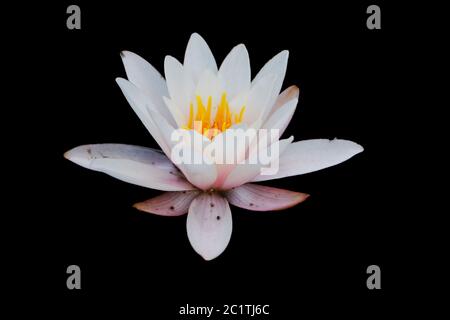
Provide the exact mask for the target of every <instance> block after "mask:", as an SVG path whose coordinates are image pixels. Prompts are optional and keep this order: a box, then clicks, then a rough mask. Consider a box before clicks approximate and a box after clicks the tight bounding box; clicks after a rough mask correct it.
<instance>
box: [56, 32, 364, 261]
mask: <svg viewBox="0 0 450 320" xmlns="http://www.w3.org/2000/svg"><path fill="white" fill-rule="evenodd" d="M121 56H122V60H123V64H124V66H125V71H126V74H127V78H128V80H126V79H123V78H117V79H116V81H117V83H118V85H119V87H120V88H121V90H122V92H123V94H124V96H125V98H126V99H127V101H128V103H129V104H130V105H131V107H132V108H133V110H134V111H135V113H136V114H137V115H138V117H139V118H140V120H141V121H142V122H143V124H144V125H145V127H146V128H147V129H148V131H149V132H150V134H151V135H152V136H153V138H154V139H155V140H156V142H157V143H158V145H159V146H160V147H161V149H162V151H159V150H156V149H152V148H145V147H138V146H132V145H123V144H93V145H83V146H79V147H76V148H74V149H72V150H70V151H68V152H66V153H65V157H66V158H67V159H69V160H71V161H72V162H74V163H76V164H78V165H80V166H83V167H85V168H88V169H91V170H95V171H100V172H104V173H106V174H108V175H110V176H113V177H115V178H117V179H120V180H122V181H125V182H128V183H132V184H135V185H139V186H143V187H147V188H152V189H157V190H163V191H166V192H164V193H163V194H161V195H159V196H157V197H155V198H152V199H149V200H146V201H144V202H140V203H137V204H135V205H134V206H135V207H136V208H137V209H139V210H142V211H145V212H149V213H153V214H157V215H163V216H179V215H183V214H185V213H188V214H187V235H188V239H189V241H190V243H191V245H192V247H193V248H194V250H195V251H196V252H197V253H198V254H200V255H201V256H202V257H203V258H204V259H206V260H211V259H214V258H216V257H217V256H219V255H220V254H221V253H222V252H223V251H224V250H225V248H226V247H227V245H228V243H229V241H230V238H231V233H232V215H231V210H230V205H229V204H232V205H234V206H237V207H241V208H244V209H248V210H254V211H271V210H282V209H286V208H289V207H292V206H294V205H296V204H298V203H300V202H302V201H304V200H305V199H306V198H307V197H308V195H307V194H305V193H300V192H294V191H289V190H283V189H278V188H273V187H269V186H263V185H258V184H255V183H254V182H260V181H266V180H273V179H279V178H283V177H289V176H295V175H300V174H305V173H309V172H313V171H317V170H321V169H324V168H327V167H330V166H333V165H336V164H339V163H341V162H343V161H345V160H347V159H349V158H351V157H352V156H354V155H355V154H357V153H359V152H361V151H362V150H363V148H362V147H361V146H360V145H358V144H356V143H354V142H351V141H348V140H339V139H334V140H328V139H314V140H304V141H297V142H292V141H293V137H290V138H287V139H276V140H270V141H269V142H268V144H267V145H266V147H267V146H268V145H270V146H273V145H276V146H277V148H278V150H279V158H277V159H273V160H277V161H278V167H279V170H278V172H276V173H275V174H271V175H267V174H266V175H264V174H262V173H261V172H262V171H261V165H258V164H256V165H255V164H246V163H245V161H244V160H245V159H246V158H248V157H249V156H250V154H251V153H252V152H255V151H254V150H256V149H257V148H252V147H248V146H246V147H245V148H244V149H242V150H240V151H239V152H240V154H239V155H238V158H239V159H240V160H239V161H240V162H239V163H236V164H235V165H229V164H219V163H214V161H213V163H200V164H198V163H197V164H189V163H176V164H174V163H173V157H172V151H173V148H174V146H175V145H174V143H175V142H174V141H173V137H172V136H171V135H172V133H173V132H174V130H176V129H181V130H184V132H187V133H188V134H189V135H191V136H192V137H197V138H200V139H201V141H202V144H204V145H211V144H214V145H216V146H217V145H219V146H222V145H223V146H224V149H223V153H227V152H228V151H229V150H227V149H226V147H225V145H226V144H224V141H226V140H227V137H228V133H229V132H231V130H233V128H237V127H240V128H253V129H278V130H279V132H280V135H281V134H282V133H283V132H284V130H285V129H286V127H287V126H288V124H289V122H290V120H291V119H292V116H293V114H294V112H295V109H296V106H297V102H298V97H299V89H298V88H297V87H296V86H291V87H288V88H287V89H285V90H284V91H283V92H281V93H280V91H281V88H282V84H283V80H284V77H285V73H286V67H287V60H288V52H287V51H282V52H280V53H279V54H277V55H276V56H275V57H273V58H272V59H271V60H270V61H268V62H267V63H266V64H265V66H264V67H263V68H262V69H261V70H260V71H259V72H258V74H257V75H256V76H255V77H254V78H253V80H251V74H250V61H249V56H248V52H247V49H246V47H245V46H244V45H243V44H240V45H238V46H236V47H234V48H233V49H232V50H231V52H230V53H229V54H228V55H227V56H226V58H225V60H224V61H223V62H222V64H221V65H220V67H219V68H218V67H217V64H216V61H215V59H214V56H213V54H212V53H211V50H210V49H209V47H208V45H207V44H206V42H205V41H204V40H203V38H202V37H200V36H199V35H198V34H196V33H194V34H192V36H191V37H190V40H189V42H188V45H187V49H186V53H185V56H184V63H183V64H181V63H180V62H178V60H176V59H175V58H173V57H171V56H167V57H166V58H165V61H164V74H165V79H164V78H163V77H162V76H161V74H160V73H159V72H158V71H157V70H156V69H155V68H154V67H153V66H152V65H150V64H149V63H148V62H147V61H145V60H144V59H142V58H141V57H139V56H138V55H136V54H134V53H131V52H122V53H121ZM186 145H189V143H187V142H186ZM194 152H202V151H199V150H197V149H195V150H194ZM271 161H272V160H271Z"/></svg>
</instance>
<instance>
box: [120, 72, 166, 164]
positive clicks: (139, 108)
mask: <svg viewBox="0 0 450 320" xmlns="http://www.w3.org/2000/svg"><path fill="white" fill-rule="evenodd" d="M116 82H117V84H118V85H119V87H120V89H121V90H122V93H123V94H124V96H125V98H126V99H127V101H128V103H129V104H130V106H131V107H132V108H133V110H134V112H135V113H136V114H137V116H138V117H139V119H140V120H141V121H142V123H143V124H144V126H145V127H146V128H147V130H148V131H149V132H150V134H151V135H152V136H153V138H155V140H156V142H157V143H158V144H159V146H160V147H161V149H163V151H164V152H165V153H166V154H167V155H169V154H170V149H171V147H170V145H169V144H168V143H167V141H166V139H164V137H163V136H162V134H161V132H160V130H159V128H158V127H157V126H156V125H155V121H153V119H152V117H151V116H150V112H151V111H152V110H153V111H155V112H154V114H157V111H156V108H155V107H154V106H153V105H152V104H151V102H150V100H149V99H148V98H147V97H146V96H145V95H144V94H143V93H142V92H141V91H140V90H139V89H138V88H137V87H136V86H135V85H134V84H132V83H131V82H130V81H128V80H125V79H122V78H117V79H116ZM158 117H159V118H161V116H158ZM158 122H161V121H158ZM163 122H166V121H165V120H164V121H163Z"/></svg>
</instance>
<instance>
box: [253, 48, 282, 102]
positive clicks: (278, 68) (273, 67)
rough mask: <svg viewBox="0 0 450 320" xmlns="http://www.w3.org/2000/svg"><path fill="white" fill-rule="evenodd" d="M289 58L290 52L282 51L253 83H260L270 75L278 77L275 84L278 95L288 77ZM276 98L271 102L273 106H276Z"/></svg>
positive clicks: (260, 72)
mask: <svg viewBox="0 0 450 320" xmlns="http://www.w3.org/2000/svg"><path fill="white" fill-rule="evenodd" d="M288 57H289V52H288V51H287V50H284V51H281V52H280V53H278V54H277V55H276V56H275V57H273V58H272V59H270V60H269V61H268V62H267V63H266V64H265V65H264V67H263V68H262V69H261V70H260V71H259V72H258V74H257V75H256V77H255V79H253V83H256V82H258V81H259V80H261V79H262V78H263V77H265V76H267V75H268V74H274V75H276V76H277V79H276V82H275V84H274V90H275V91H276V94H277V95H278V93H279V92H280V90H281V87H282V85H283V81H284V77H285V76H286V68H287V61H288ZM275 100H276V98H274V99H273V100H272V101H271V104H270V105H271V106H272V105H273V104H274V102H275Z"/></svg>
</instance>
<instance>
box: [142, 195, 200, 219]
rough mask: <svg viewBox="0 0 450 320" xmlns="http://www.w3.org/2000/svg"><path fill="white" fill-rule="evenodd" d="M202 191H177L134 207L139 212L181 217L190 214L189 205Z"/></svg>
mask: <svg viewBox="0 0 450 320" xmlns="http://www.w3.org/2000/svg"><path fill="white" fill-rule="evenodd" d="M199 192H200V191H196V190H194V191H175V192H164V193H163V194H161V195H159V196H157V197H154V198H151V199H148V200H146V201H143V202H138V203H136V204H134V205H133V207H135V208H136V209H138V210H141V211H145V212H148V213H154V214H157V215H160V216H180V215H183V214H185V213H187V212H188V210H189V205H190V204H191V202H192V200H194V198H195V197H196V196H197V195H198V194H199Z"/></svg>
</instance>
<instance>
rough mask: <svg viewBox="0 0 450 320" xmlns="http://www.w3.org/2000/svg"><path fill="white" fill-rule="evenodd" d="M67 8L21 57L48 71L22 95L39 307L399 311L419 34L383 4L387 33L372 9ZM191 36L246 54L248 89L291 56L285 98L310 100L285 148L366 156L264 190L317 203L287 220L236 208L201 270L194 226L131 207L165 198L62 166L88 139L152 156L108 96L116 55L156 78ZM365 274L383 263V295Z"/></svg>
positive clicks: (116, 96)
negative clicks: (411, 44) (408, 46)
mask: <svg viewBox="0 0 450 320" xmlns="http://www.w3.org/2000/svg"><path fill="white" fill-rule="evenodd" d="M73 3H76V4H78V5H80V7H81V24H82V28H81V30H68V29H67V28H66V18H67V16H68V15H67V14H66V13H65V12H66V8H67V6H68V5H70V4H73ZM73 3H72V2H70V3H69V2H62V3H59V4H55V5H46V6H45V17H46V18H45V19H44V21H42V23H43V25H42V29H39V30H37V32H36V34H37V35H36V38H35V39H34V40H36V41H35V43H34V44H33V45H32V46H33V51H31V50H30V51H28V52H26V53H25V54H26V55H27V54H28V53H30V52H33V53H34V54H33V55H31V54H30V55H29V56H28V59H31V60H32V61H31V62H32V63H33V64H35V66H36V67H37V68H38V69H39V71H40V72H37V73H32V74H31V75H30V79H29V81H30V82H31V81H32V82H33V83H35V85H34V87H33V88H32V89H30V91H24V92H22V94H23V96H24V97H26V96H27V95H28V94H31V95H36V97H37V98H39V99H40V100H39V101H43V102H42V103H39V105H38V106H35V108H33V109H32V110H31V111H30V112H29V113H28V114H27V117H26V121H27V123H28V122H29V123H30V126H28V128H30V133H31V135H30V136H29V137H28V141H27V146H28V150H29V151H30V153H33V154H34V155H38V157H37V159H35V161H34V162H33V165H32V168H31V169H32V171H33V174H34V175H33V179H31V182H30V183H29V184H28V185H27V187H26V188H27V190H30V192H29V198H28V199H27V201H25V200H22V201H20V202H19V207H20V208H21V210H22V211H21V212H28V213H30V215H26V214H25V213H23V215H21V216H19V218H21V219H24V220H25V219H27V220H28V223H27V227H26V230H25V232H24V234H25V239H26V241H25V242H26V245H25V247H26V250H27V251H26V253H25V252H19V253H17V252H15V253H16V257H19V256H21V255H26V260H27V261H29V262H30V264H31V263H32V262H33V261H39V267H40V268H39V270H44V271H43V273H40V276H39V278H40V279H39V280H42V281H40V282H39V286H38V288H37V289H39V290H42V292H45V293H46V295H45V296H46V297H47V298H46V300H45V301H46V303H43V304H40V307H44V308H45V307H47V306H48V307H50V308H52V310H53V312H54V313H55V314H56V315H57V316H58V317H61V318H65V317H69V316H73V315H78V316H86V315H88V314H93V315H103V316H110V315H115V314H117V312H119V311H123V312H125V314H128V316H126V317H125V318H126V319H128V318H130V319H144V318H145V319H183V317H180V316H177V312H178V310H179V307H180V306H184V305H185V304H187V303H189V304H197V305H211V304H215V305H217V306H220V305H222V304H270V310H271V315H270V318H271V319H285V318H288V317H289V318H292V317H301V316H303V315H305V314H308V313H310V314H313V315H314V316H315V317H317V318H321V317H322V316H347V317H351V318H357V319H360V318H368V317H371V316H383V315H385V314H386V310H387V309H388V308H389V307H392V306H394V305H397V304H398V303H399V300H398V298H399V297H401V296H403V295H404V294H405V293H406V291H407V289H406V287H405V286H406V284H407V283H408V281H409V280H410V279H409V274H408V273H406V272H405V269H407V266H408V265H409V263H410V262H411V258H410V257H409V256H408V254H409V252H410V250H411V248H412V247H413V246H414V244H413V243H412V242H411V241H410V240H409V238H408V237H409V234H410V232H411V230H410V229H409V228H408V225H409V221H410V220H411V219H412V216H411V213H410V212H409V211H408V210H407V209H406V207H405V206H406V204H410V200H405V199H406V197H407V196H410V195H407V193H406V191H405V190H404V189H403V188H402V186H401V185H402V184H404V183H405V180H404V176H403V170H404V169H405V168H404V166H403V165H401V164H400V160H399V159H400V156H401V154H402V152H403V150H402V147H401V146H400V147H399V144H398V143H397V142H398V141H399V140H401V139H403V138H404V136H405V135H407V133H406V132H405V130H402V129H399V128H401V125H402V121H405V122H406V121H407V118H408V116H407V115H405V113H404V112H403V111H404V107H405V106H404V105H402V103H401V100H402V94H401V93H400V92H401V84H400V80H399V79H400V74H402V72H403V68H404V65H403V64H402V62H404V61H405V59H408V57H407V56H405V55H404V53H403V51H402V50H401V48H402V45H403V42H404V41H405V39H406V38H407V37H409V35H408V32H407V30H406V28H405V27H404V25H402V24H401V23H399V22H395V21H396V19H395V18H396V17H397V16H398V14H399V13H400V11H399V9H396V8H394V7H392V6H388V5H387V4H385V3H384V2H383V3H380V2H378V3H377V4H379V5H380V7H381V10H382V29H381V30H368V29H367V28H366V19H367V16H368V15H367V14H366V8H367V6H368V5H369V4H372V3H365V2H361V3H356V2H355V3H353V4H351V3H345V4H344V3H339V4H336V3H317V4H316V5H312V4H311V3H310V4H304V3H303V2H302V3H296V4H295V5H293V4H288V3H284V2H282V1H277V2H276V3H272V4H270V5H269V4H263V3H262V2H261V3H259V4H254V5H248V6H247V5H245V6H244V3H243V2H242V1H241V2H234V1H230V2H224V3H212V2H208V3H201V2H198V3H197V2H195V3H194V2H192V3H187V4H175V3H171V2H170V3H169V2H166V3H158V4H156V3H154V2H153V3H152V2H146V3H145V5H144V4H143V2H136V3H133V2H131V1H127V2H122V3H120V4H111V3H108V2H103V3H98V4H97V5H94V4H92V3H89V2H87V1H78V2H73ZM37 19H38V18H37ZM41 19H42V17H41ZM35 31H36V30H35ZM192 32H198V33H200V34H201V35H202V36H203V37H204V38H205V39H206V41H207V42H208V44H209V46H210V47H211V49H212V51H213V53H214V55H215V57H216V60H217V61H218V63H220V62H221V61H222V60H223V58H224V57H225V56H226V54H227V53H228V52H229V50H231V48H232V47H233V46H235V45H237V44H239V43H244V44H245V45H246V46H247V49H248V51H249V53H250V61H251V66H252V75H253V76H254V75H255V74H256V72H257V70H259V69H260V68H261V67H262V66H263V65H264V63H265V62H266V61H267V60H268V59H270V58H271V57H272V56H274V55H275V54H276V53H278V52H279V51H281V50H283V49H287V50H289V52H290V57H289V64H288V71H287V76H286V79H285V82H284V86H283V88H285V87H287V86H289V85H292V84H295V85H297V86H299V87H300V101H299V104H298V107H297V110H296V113H295V115H294V118H293V120H292V122H291V124H290V126H289V128H288V130H287V132H286V134H285V135H286V136H288V135H291V134H292V135H294V137H295V140H303V139H311V138H329V139H332V138H335V137H338V138H341V139H348V140H352V141H355V142H357V143H359V144H361V145H362V146H363V147H364V148H365V150H364V152H363V153H361V154H358V155H357V156H355V157H354V158H352V159H351V160H349V161H347V162H345V163H343V164H340V165H338V166H335V167H332V168H329V169H326V170H323V171H319V172H315V173H310V174H307V175H303V176H297V177H290V178H286V179H282V180H275V181H269V182H266V183H265V184H266V185H270V186H278V187H283V188H287V189H291V190H295V191H300V192H306V193H309V194H311V197H310V198H309V199H308V200H307V201H306V202H304V203H301V204H300V205H298V206H296V207H294V208H291V209H289V210H285V211H280V212H266V213H259V212H250V211H245V210H242V209H239V208H236V207H233V208H232V212H233V235H232V238H231V242H230V244H229V246H228V248H227V249H226V251H225V252H224V253H223V254H222V255H221V256H219V257H218V258H217V259H215V260H213V261H209V262H206V261H203V259H202V258H201V257H200V256H198V255H197V254H196V253H195V252H194V251H193V249H192V248H191V247H190V244H189V242H188V239H187V235H186V227H185V216H183V217H176V218H165V217H159V216H154V215H150V214H146V213H142V212H139V211H137V210H135V209H133V208H132V204H134V203H135V202H138V201H143V200H145V199H148V198H150V197H153V196H155V195H157V194H159V192H158V191H154V190H150V189H144V188H141V187H137V186H134V185H130V184H126V183H123V182H121V181H118V180H114V179H113V178H111V177H109V176H106V175H104V174H101V173H97V172H93V171H89V170H86V169H83V168H81V167H79V166H76V165H74V164H73V163H70V162H69V161H67V160H65V159H64V158H63V153H64V152H65V151H67V150H69V149H71V148H73V147H75V146H78V145H82V144H87V143H107V142H114V143H127V144H135V145H143V146H149V147H156V146H157V145H156V143H155V142H154V140H153V138H152V137H151V136H150V135H149V134H148V132H147V131H146V130H145V128H144V126H143V125H142V124H141V123H140V121H139V119H138V118H137V116H135V114H134V112H133V110H132V109H131V107H129V105H128V104H127V102H126V100H125V98H124V97H123V96H122V93H121V91H120V89H119V87H118V86H117V85H116V83H115V78H116V77H125V71H124V69H123V66H122V62H121V59H120V51H121V50H129V51H132V52H135V53H137V54H139V55H140V56H142V57H144V58H145V59H147V60H148V61H149V62H150V63H152V65H154V66H155V67H156V68H157V69H158V70H160V71H161V72H162V71H163V61H164V56H165V55H172V56H174V57H176V58H178V59H179V60H182V58H183V55H184V50H185V46H186V44H187V41H188V39H189V36H190V34H191V33H192ZM29 57H32V58H29ZM20 98H21V97H20V96H19V97H18V99H19V100H20ZM27 168H28V169H30V168H29V165H28V167H27ZM16 187H18V188H22V186H21V185H20V183H19V184H18V186H16ZM22 190H23V189H22ZM27 193H28V192H27ZM416 196H417V195H416ZM22 231H23V230H22ZM20 237H22V236H20ZM22 240H23V238H22ZM16 261H17V260H16ZM71 264H76V265H79V266H80V267H81V270H82V289H81V290H79V291H77V290H72V291H70V290H68V289H67V288H66V277H67V274H66V268H67V266H69V265H71ZM371 264H376V265H379V266H380V268H381V271H382V281H381V282H382V283H381V285H382V289H381V290H368V289H367V287H366V279H367V276H368V275H367V274H366V268H367V267H368V266H369V265H371ZM23 266H24V265H22V267H23ZM24 273H26V271H24ZM20 288H25V286H22V287H19V289H20ZM23 291H27V290H26V289H24V290H23ZM47 294H49V295H47ZM55 306H57V307H62V308H53V307H55ZM137 314H140V316H138V315H137ZM222 318H223V317H222ZM230 318H236V317H230ZM189 319H190V318H189Z"/></svg>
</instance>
